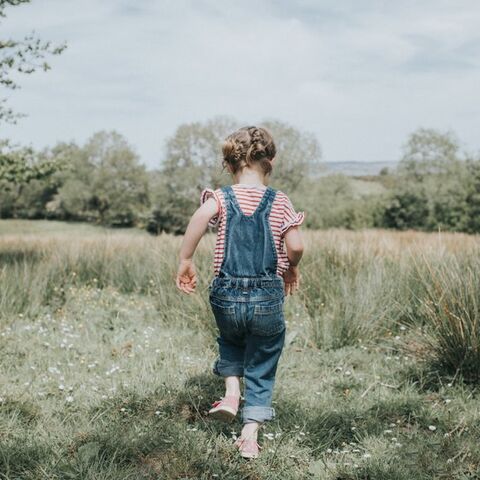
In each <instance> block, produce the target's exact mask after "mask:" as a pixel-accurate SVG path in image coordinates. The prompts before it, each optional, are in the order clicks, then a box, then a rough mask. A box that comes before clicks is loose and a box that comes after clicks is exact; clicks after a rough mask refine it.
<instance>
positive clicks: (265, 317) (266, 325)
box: [251, 300, 285, 336]
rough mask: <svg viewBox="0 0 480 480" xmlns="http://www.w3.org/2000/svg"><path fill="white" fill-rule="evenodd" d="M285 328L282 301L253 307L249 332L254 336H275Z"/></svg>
mask: <svg viewBox="0 0 480 480" xmlns="http://www.w3.org/2000/svg"><path fill="white" fill-rule="evenodd" d="M284 328H285V316H284V313H283V300H280V301H278V300H275V303H273V304H272V303H271V302H270V304H257V305H255V306H254V310H253V318H252V325H251V331H252V333H253V334H254V335H261V336H268V335H276V334H277V333H280V332H281V331H282V330H283V329H284Z"/></svg>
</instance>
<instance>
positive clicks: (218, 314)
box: [210, 297, 237, 332]
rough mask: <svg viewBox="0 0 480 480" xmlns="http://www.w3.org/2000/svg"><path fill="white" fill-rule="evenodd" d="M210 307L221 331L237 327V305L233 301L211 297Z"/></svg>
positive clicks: (229, 330) (228, 330)
mask: <svg viewBox="0 0 480 480" xmlns="http://www.w3.org/2000/svg"><path fill="white" fill-rule="evenodd" d="M210 307H211V308H212V312H213V315H214V317H215V322H216V323H217V327H218V329H219V330H220V332H231V331H232V330H233V329H236V328H237V321H236V315H235V305H233V304H232V303H231V302H226V301H224V300H219V299H217V298H215V297H210Z"/></svg>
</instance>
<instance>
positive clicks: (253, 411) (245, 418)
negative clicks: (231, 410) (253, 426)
mask: <svg viewBox="0 0 480 480" xmlns="http://www.w3.org/2000/svg"><path fill="white" fill-rule="evenodd" d="M274 418H275V409H274V408H273V407H255V406H253V407H243V408H242V422H243V423H251V422H257V423H262V422H268V421H270V420H273V419H274Z"/></svg>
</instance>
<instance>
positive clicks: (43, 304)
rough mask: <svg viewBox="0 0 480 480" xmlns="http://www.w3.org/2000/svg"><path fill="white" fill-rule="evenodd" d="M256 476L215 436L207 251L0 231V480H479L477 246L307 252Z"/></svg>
mask: <svg viewBox="0 0 480 480" xmlns="http://www.w3.org/2000/svg"><path fill="white" fill-rule="evenodd" d="M305 236H306V246H307V252H306V255H305V257H304V260H303V262H302V275H303V285H302V287H301V290H300V292H299V293H298V295H296V296H294V297H288V298H287V300H286V319H287V332H288V333H287V342H286V347H285V350H284V353H283V355H282V357H281V360H280V364H279V371H278V376H277V385H276V390H275V397H274V406H275V409H276V412H277V418H276V420H275V421H273V422H271V423H269V424H267V425H265V426H264V427H263V428H262V430H261V433H260V443H261V446H262V447H263V448H262V455H261V458H259V459H257V460H256V461H253V462H247V461H244V460H242V459H241V458H240V457H239V456H238V454H237V452H236V451H235V449H234V448H233V439H234V438H235V436H236V434H237V433H238V432H239V430H240V424H239V423H238V422H235V423H233V424H231V425H224V424H220V423H217V422H215V421H212V420H210V419H208V418H207V416H206V411H207V410H208V408H209V406H210V403H211V402H213V400H216V399H217V398H218V397H219V395H221V394H222V383H221V381H220V379H219V378H218V377H216V376H214V375H213V374H212V373H211V366H212V363H213V361H214V359H215V356H216V344H215V335H216V332H215V325H214V322H213V316H212V314H211V312H210V309H209V305H208V291H207V285H208V282H209V280H210V279H211V276H212V272H211V260H212V249H213V244H214V236H213V235H208V236H206V237H205V238H204V239H203V240H202V243H201V245H200V249H199V251H198V256H197V268H198V271H199V276H200V283H199V285H198V292H197V293H196V294H195V295H192V296H190V297H187V296H184V295H182V294H180V293H178V292H177V291H176V289H175V287H174V283H173V278H174V274H175V268H176V253H177V249H178V247H179V243H180V238H176V237H173V236H170V235H161V236H159V237H156V238H155V237H150V236H147V235H146V234H144V233H142V232H136V231H115V230H113V231H112V230H104V229H96V228H94V227H91V226H82V225H74V224H73V225H67V224H61V223H49V222H14V221H1V222H0V478H1V479H10V480H13V479H35V480H38V479H213V478H218V479H228V480H230V479H239V480H240V479H244V480H247V479H251V480H254V479H255V480H257V479H281V480H287V479H308V478H312V479H329V480H334V479H335V480H350V479H352V480H353V479H369V480H376V479H388V480H396V479H398V480H403V479H405V480H407V479H408V480H411V479H437V478H448V479H452V478H455V479H472V478H480V450H479V449H478V443H479V441H480V408H479V405H480V403H479V401H478V387H477V385H478V382H479V372H480V326H479V325H480V322H479V320H480V316H479V306H480V298H479V293H478V292H479V290H478V285H479V283H478V281H479V280H480V256H479V254H480V240H479V239H478V238H477V237H472V236H466V235H454V234H450V235H444V234H420V233H412V232H406V233H392V232H380V231H377V232H374V231H366V232H356V233H355V232H347V231H328V232H306V233H305Z"/></svg>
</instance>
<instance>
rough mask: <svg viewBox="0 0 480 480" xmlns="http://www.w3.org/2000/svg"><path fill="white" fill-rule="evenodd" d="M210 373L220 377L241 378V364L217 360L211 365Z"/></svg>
mask: <svg viewBox="0 0 480 480" xmlns="http://www.w3.org/2000/svg"><path fill="white" fill-rule="evenodd" d="M212 371H213V373H214V374H215V375H218V376H220V377H243V363H240V362H229V361H228V360H224V359H221V358H217V360H215V362H214V363H213V367H212Z"/></svg>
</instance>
